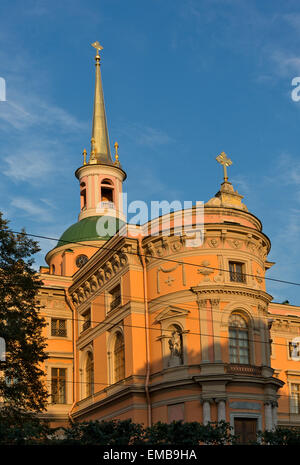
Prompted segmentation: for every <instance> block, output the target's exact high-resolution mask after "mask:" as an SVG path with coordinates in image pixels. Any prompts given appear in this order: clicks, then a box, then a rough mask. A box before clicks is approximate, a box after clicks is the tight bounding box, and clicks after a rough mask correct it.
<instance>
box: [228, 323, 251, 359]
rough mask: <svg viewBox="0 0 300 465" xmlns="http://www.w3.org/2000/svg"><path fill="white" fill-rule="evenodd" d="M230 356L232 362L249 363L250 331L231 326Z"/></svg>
mask: <svg viewBox="0 0 300 465" xmlns="http://www.w3.org/2000/svg"><path fill="white" fill-rule="evenodd" d="M229 358H230V363H242V364H246V365H248V364H249V343H248V331H242V330H239V329H238V328H237V329H235V328H230V330H229Z"/></svg>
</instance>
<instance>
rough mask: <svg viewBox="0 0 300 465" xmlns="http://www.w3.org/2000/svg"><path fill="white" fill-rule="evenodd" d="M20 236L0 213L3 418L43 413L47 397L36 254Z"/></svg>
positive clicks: (35, 247)
mask: <svg viewBox="0 0 300 465" xmlns="http://www.w3.org/2000/svg"><path fill="white" fill-rule="evenodd" d="M22 232H23V234H22V233H21V234H14V233H13V232H12V231H11V230H10V229H9V227H8V222H7V221H6V220H4V219H3V216H2V214H1V213H0V337H2V338H4V340H5V344H6V360H5V361H1V362H0V374H1V376H0V397H1V398H2V408H1V411H0V414H1V417H2V418H3V417H4V415H5V412H9V414H8V416H7V418H10V417H11V418H15V420H14V421H16V415H18V414H20V415H21V414H22V413H27V414H28V412H31V413H37V412H41V411H43V410H45V407H46V403H47V398H48V393H47V389H46V386H45V382H44V380H43V376H44V372H43V370H42V368H41V364H42V362H44V360H45V359H46V358H47V355H46V353H45V351H44V349H45V347H46V343H45V339H44V337H43V335H42V330H43V327H44V326H45V320H44V319H43V318H42V317H41V316H40V311H39V307H38V305H37V302H36V295H37V291H38V288H39V287H40V286H41V284H42V283H41V282H40V280H39V278H38V274H37V272H36V271H35V270H34V269H33V268H32V265H33V263H34V259H33V255H34V254H35V253H36V252H38V251H39V250H40V249H39V247H38V244H37V243H36V242H35V241H32V240H31V239H29V238H28V237H27V236H26V235H25V234H24V231H22Z"/></svg>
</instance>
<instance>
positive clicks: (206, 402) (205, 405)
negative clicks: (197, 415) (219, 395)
mask: <svg viewBox="0 0 300 465" xmlns="http://www.w3.org/2000/svg"><path fill="white" fill-rule="evenodd" d="M209 421H211V419H210V401H209V400H204V401H203V424H204V425H207V423H208V422H209Z"/></svg>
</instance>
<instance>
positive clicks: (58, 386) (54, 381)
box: [51, 368, 67, 404]
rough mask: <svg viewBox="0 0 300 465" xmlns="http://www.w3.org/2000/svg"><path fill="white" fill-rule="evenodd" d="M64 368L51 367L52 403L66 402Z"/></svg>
mask: <svg viewBox="0 0 300 465" xmlns="http://www.w3.org/2000/svg"><path fill="white" fill-rule="evenodd" d="M66 371H67V370H66V368H52V369H51V397H52V404H66V403H67V401H66Z"/></svg>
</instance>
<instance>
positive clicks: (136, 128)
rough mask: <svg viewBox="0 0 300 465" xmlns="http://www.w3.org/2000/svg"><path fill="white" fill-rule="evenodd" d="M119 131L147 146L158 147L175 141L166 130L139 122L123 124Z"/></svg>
mask: <svg viewBox="0 0 300 465" xmlns="http://www.w3.org/2000/svg"><path fill="white" fill-rule="evenodd" d="M119 131H120V132H121V133H122V134H124V135H126V136H128V137H129V138H130V139H131V140H132V141H134V142H135V143H137V144H138V145H144V146H147V147H157V146H160V145H166V144H169V143H171V142H174V139H173V138H172V137H170V136H169V135H168V134H167V133H166V132H164V131H162V130H160V129H157V128H153V127H150V126H145V125H142V124H138V123H126V124H122V127H121V128H120V129H119Z"/></svg>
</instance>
